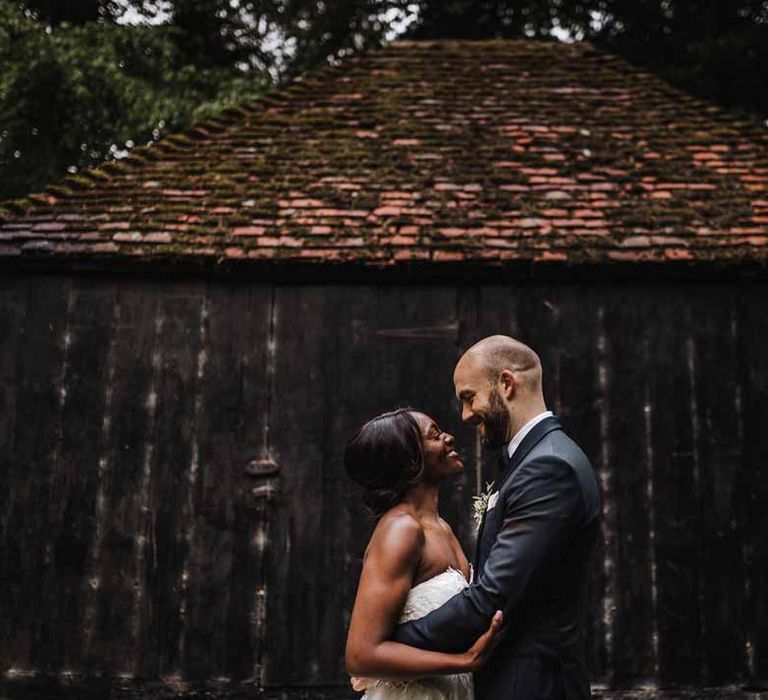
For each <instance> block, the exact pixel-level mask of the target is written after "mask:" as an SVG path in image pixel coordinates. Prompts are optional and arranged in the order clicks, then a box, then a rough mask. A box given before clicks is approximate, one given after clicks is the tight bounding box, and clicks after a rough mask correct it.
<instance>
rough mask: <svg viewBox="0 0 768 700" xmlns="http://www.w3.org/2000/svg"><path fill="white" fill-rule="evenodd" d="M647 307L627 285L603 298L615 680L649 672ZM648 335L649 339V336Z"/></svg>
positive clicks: (628, 681)
mask: <svg viewBox="0 0 768 700" xmlns="http://www.w3.org/2000/svg"><path fill="white" fill-rule="evenodd" d="M650 310H651V309H650V308H649V306H647V305H645V304H642V303H640V300H639V299H638V298H637V295H636V294H633V293H632V292H631V290H629V289H617V290H615V291H614V292H613V293H612V294H611V296H610V298H609V299H607V300H606V304H605V317H604V324H605V326H604V329H605V333H606V335H607V341H608V361H609V363H610V369H609V374H608V387H609V390H608V401H609V406H608V407H607V408H608V418H609V426H608V427H609V435H608V440H609V445H610V460H611V465H610V470H611V479H612V482H613V487H612V492H613V498H614V502H613V506H614V508H615V521H614V527H615V531H614V532H613V537H614V551H613V561H614V566H615V574H614V575H615V582H616V583H615V604H616V611H615V616H616V623H615V626H614V628H613V638H612V644H613V657H612V658H613V669H612V674H611V678H612V680H613V682H615V683H617V684H619V686H626V685H632V684H634V683H637V682H643V681H647V680H650V679H652V678H653V677H654V675H655V672H656V670H655V666H656V662H657V659H656V658H655V650H654V646H653V630H654V625H655V623H656V611H655V609H654V604H653V599H652V595H653V594H652V581H651V549H650V547H651V543H650V532H649V526H650V508H651V506H652V504H651V503H650V502H649V498H648V493H647V482H648V475H649V467H650V465H649V460H648V446H649V439H650V436H649V435H648V433H647V422H646V417H645V406H646V401H647V395H646V391H645V387H646V383H647V375H646V371H647V370H646V368H645V365H646V358H647V357H648V352H647V350H646V349H645V347H644V340H645V337H646V335H645V334H646V319H647V316H648V313H649V312H650ZM649 340H650V339H649Z"/></svg>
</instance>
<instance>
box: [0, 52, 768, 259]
mask: <svg viewBox="0 0 768 700" xmlns="http://www.w3.org/2000/svg"><path fill="white" fill-rule="evenodd" d="M1 216H2V218H0V256H1V257H4V258H9V257H15V259H17V260H18V259H19V258H21V259H25V258H32V257H35V258H41V257H42V258H46V259H49V260H50V259H51V258H54V259H69V260H71V259H72V258H73V257H74V258H77V259H83V258H85V259H88V260H94V259H103V260H107V259H113V260H114V259H119V260H122V261H125V259H126V258H131V259H139V260H142V261H143V260H146V259H156V258H161V259H168V258H174V259H190V258H195V259H211V260H214V261H217V262H221V261H227V260H239V259H244V260H265V259H271V260H274V259H278V260H282V261H286V260H287V261H309V262H312V261H315V262H326V261H356V262H363V263H373V264H377V265H389V264H397V263H399V262H401V261H432V262H436V263H439V262H443V261H446V262H450V261H472V262H476V263H481V264H490V265H494V264H498V263H503V262H506V261H511V260H523V261H563V262H566V263H569V264H576V263H581V262H611V261H666V260H671V261H681V260H682V261H686V260H687V261H694V262H697V261H730V262H734V261H735V262H745V261H748V260H749V261H752V262H758V263H759V264H761V265H762V264H763V263H765V262H766V261H767V260H768V245H766V244H767V243H768V133H767V132H766V130H765V129H761V128H760V127H759V126H758V125H753V124H750V123H748V122H745V121H739V120H738V119H736V118H735V117H733V116H732V115H730V114H728V113H727V112H724V111H722V110H721V109H719V108H717V107H715V106H712V105H710V104H708V103H706V102H702V101H701V100H698V99H695V98H693V97H691V96H688V95H686V94H684V93H681V92H679V91H677V90H674V89H672V88H671V87H669V86H668V85H666V84H665V83H664V82H662V81H661V80H660V79H659V78H657V77H654V76H653V75H650V74H648V73H645V72H642V71H640V70H638V69H636V68H634V67H632V66H630V65H628V64H627V63H625V62H624V61H622V60H620V59H618V58H616V57H613V56H610V55H605V54H603V53H600V52H598V51H596V50H595V49H594V48H593V47H591V46H590V45H588V44H570V45H569V44H562V43H542V42H533V41H491V42H453V41H444V42H406V41H401V42H396V43H393V44H391V45H389V46H387V47H386V48H383V49H380V50H378V51H374V52H372V53H369V54H367V55H363V56H359V57H356V58H354V59H350V60H348V61H346V62H345V63H344V64H343V65H342V66H340V67H335V68H327V69H323V70H320V71H317V72H315V73H313V74H310V75H309V76H307V77H306V78H305V79H303V80H301V81H298V82H296V83H294V84H292V85H290V86H288V87H286V88H284V89H282V90H279V91H276V92H274V93H271V94H270V95H268V96H267V97H265V98H263V99H261V100H258V101H256V102H253V103H250V104H247V105H245V106H243V107H242V108H240V109H236V110H229V111H227V112H225V113H223V114H221V115H220V116H219V117H217V118H215V119H212V120H210V121H208V122H206V123H204V124H202V125H200V126H198V127H197V128H195V129H193V130H191V131H189V132H187V133H186V134H183V135H178V136H171V137H169V138H166V139H164V140H163V141H161V142H160V143H159V144H156V145H154V146H151V147H147V148H140V149H136V150H135V151H134V152H133V154H132V155H131V156H130V157H129V158H127V159H125V160H123V161H120V162H117V163H114V164H109V165H105V166H103V167H102V168H100V169H96V170H92V171H89V172H86V173H85V174H83V175H81V176H77V177H70V178H67V179H65V180H64V181H63V182H62V183H60V184H59V185H58V186H55V187H52V188H50V190H49V191H48V192H47V193H46V194H44V195H37V196H34V197H32V198H28V199H27V200H24V201H22V202H17V203H14V204H13V205H12V206H11V207H10V208H8V207H7V208H6V210H5V213H4V214H2V215H1Z"/></svg>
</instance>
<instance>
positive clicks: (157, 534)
mask: <svg viewBox="0 0 768 700" xmlns="http://www.w3.org/2000/svg"><path fill="white" fill-rule="evenodd" d="M204 293H205V288H204V286H201V285H200V284H197V283H175V284H174V285H173V286H170V285H166V287H165V288H164V289H163V291H162V292H161V294H160V307H159V319H161V320H162V325H161V326H160V327H158V331H157V333H156V340H155V342H156V348H155V353H157V354H159V355H160V359H159V362H158V363H157V364H159V366H158V367H155V368H154V370H155V378H154V381H153V385H152V389H151V391H152V392H153V394H154V398H153V399H152V400H153V401H154V402H155V407H154V425H153V428H152V432H151V440H152V443H153V444H152V450H151V457H146V459H149V460H150V464H148V465H145V469H151V474H149V476H148V483H146V486H145V487H143V488H145V489H146V491H145V492H146V508H147V511H146V513H145V514H143V516H144V522H143V525H141V526H140V527H141V529H142V531H143V533H144V536H145V538H146V539H145V540H144V545H143V547H144V555H143V557H142V564H143V569H144V577H145V584H144V586H145V587H144V593H143V595H142V598H141V601H140V607H139V609H138V613H139V616H140V617H139V621H138V628H139V630H140V632H139V636H138V640H137V642H138V649H137V654H138V655H137V661H136V667H137V672H138V673H140V674H141V675H142V676H143V677H149V678H157V677H162V676H165V675H167V674H170V673H173V672H174V671H176V670H177V669H178V667H179V663H180V660H179V658H178V645H179V637H180V634H181V619H180V612H179V598H178V593H179V591H180V583H181V582H182V575H183V568H184V561H185V559H186V556H187V548H188V543H187V541H186V532H187V527H188V523H189V520H190V518H192V517H193V515H192V513H191V512H190V511H189V510H188V508H187V506H188V504H189V497H188V496H189V491H190V490H191V489H193V488H194V484H193V483H192V481H193V478H194V472H195V469H196V464H194V463H193V462H194V457H193V453H194V450H195V447H194V445H193V443H194V440H195V438H196V425H195V396H196V393H197V371H198V355H199V343H200V326H201V323H203V320H202V319H201V315H202V314H204V313H205V309H204ZM145 478H146V477H145ZM142 497H143V496H142ZM143 506H144V504H142V508H143ZM137 575H138V576H141V573H140V572H137Z"/></svg>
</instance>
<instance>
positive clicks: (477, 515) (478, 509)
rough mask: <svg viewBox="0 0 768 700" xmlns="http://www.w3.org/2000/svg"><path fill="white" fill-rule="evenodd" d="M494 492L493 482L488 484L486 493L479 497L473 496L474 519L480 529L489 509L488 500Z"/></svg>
mask: <svg viewBox="0 0 768 700" xmlns="http://www.w3.org/2000/svg"><path fill="white" fill-rule="evenodd" d="M492 491H493V482H492V481H491V482H489V483H486V485H485V492H484V493H481V494H480V495H479V496H472V517H474V519H475V524H476V525H477V526H478V527H480V523H481V522H482V520H483V516H484V515H485V511H486V510H487V509H488V499H489V498H490V497H491V492H492Z"/></svg>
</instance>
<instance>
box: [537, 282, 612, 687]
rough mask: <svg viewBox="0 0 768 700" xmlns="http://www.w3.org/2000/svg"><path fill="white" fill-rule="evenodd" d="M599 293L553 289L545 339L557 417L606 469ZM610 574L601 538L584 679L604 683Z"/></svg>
mask: <svg viewBox="0 0 768 700" xmlns="http://www.w3.org/2000/svg"><path fill="white" fill-rule="evenodd" d="M599 298H600V295H599V294H597V293H595V291H594V290H593V289H591V288H590V287H587V286H573V287H570V286H569V287H565V288H564V289H561V290H558V292H557V296H556V303H557V310H558V316H557V324H556V326H555V328H554V330H555V334H554V336H553V337H552V338H551V339H550V341H549V342H550V343H551V344H552V345H553V346H554V347H555V348H557V350H558V354H559V360H558V362H559V367H560V389H559V395H560V399H561V407H560V413H559V416H560V418H561V420H562V422H563V426H564V428H565V430H566V432H567V433H568V434H569V435H570V436H571V437H572V438H573V439H574V440H575V441H576V443H577V444H578V445H579V446H580V447H581V449H582V450H584V453H585V454H586V455H587V457H588V458H589V460H590V462H591V463H592V465H593V467H594V468H595V470H596V471H598V473H599V471H600V470H601V469H605V468H607V467H608V466H609V465H604V464H602V459H603V453H602V450H601V444H600V443H601V439H600V418H601V415H600V404H599V384H600V380H599V358H598V352H599V349H598V347H597V337H598V334H599V332H600V327H599V319H598V314H597V305H598V301H599ZM611 574H612V571H611V570H610V569H609V567H607V566H606V559H605V542H604V540H603V538H602V537H601V538H599V540H598V543H597V546H596V547H595V551H594V553H593V555H592V562H591V576H590V585H589V590H588V595H589V601H590V604H589V615H588V618H587V653H588V657H587V658H588V660H589V668H590V677H591V678H593V679H594V680H595V681H606V680H607V673H608V659H607V652H606V643H605V640H606V634H607V631H608V630H607V625H606V619H605V617H604V615H603V609H602V601H603V598H604V596H605V593H606V584H607V580H606V579H607V577H608V576H609V575H611Z"/></svg>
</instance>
